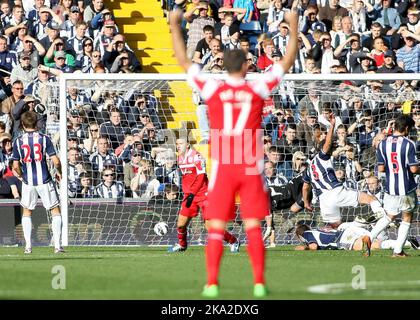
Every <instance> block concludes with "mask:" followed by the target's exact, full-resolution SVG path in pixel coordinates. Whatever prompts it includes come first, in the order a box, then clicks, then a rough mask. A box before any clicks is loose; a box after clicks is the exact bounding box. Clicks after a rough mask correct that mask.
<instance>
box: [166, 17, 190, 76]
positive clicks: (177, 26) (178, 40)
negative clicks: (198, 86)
mask: <svg viewBox="0 0 420 320" xmlns="http://www.w3.org/2000/svg"><path fill="white" fill-rule="evenodd" d="M182 16H183V13H182V11H181V10H179V9H177V10H174V11H172V12H171V14H170V18H169V21H170V27H171V33H172V45H173V48H174V53H175V58H176V59H177V60H178V63H179V65H180V66H181V67H182V68H183V69H184V70H185V71H187V70H188V69H189V68H190V66H191V65H192V62H191V60H190V59H188V57H187V50H186V48H185V43H184V38H183V36H182V30H181V21H182Z"/></svg>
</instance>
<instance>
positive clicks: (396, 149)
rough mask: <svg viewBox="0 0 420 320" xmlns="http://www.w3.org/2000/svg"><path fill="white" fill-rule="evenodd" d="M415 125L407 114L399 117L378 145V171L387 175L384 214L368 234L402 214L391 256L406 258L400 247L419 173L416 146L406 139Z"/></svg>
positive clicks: (376, 233)
mask: <svg viewBox="0 0 420 320" xmlns="http://www.w3.org/2000/svg"><path fill="white" fill-rule="evenodd" d="M413 126H414V120H413V119H412V118H411V117H410V116H408V115H401V116H399V117H398V118H397V119H396V120H395V123H394V132H393V133H392V135H391V136H389V137H387V138H386V139H385V140H382V141H381V142H380V143H379V146H378V149H377V151H376V156H377V163H378V171H379V172H385V173H386V183H385V194H384V208H385V210H386V212H387V215H385V216H384V217H382V218H381V219H380V220H379V221H378V222H377V224H376V225H375V227H374V228H373V229H372V232H371V239H372V240H374V239H375V238H376V237H377V236H378V234H379V233H380V232H381V231H382V230H384V229H385V228H386V227H387V226H388V225H389V224H390V223H391V222H392V221H393V220H394V219H395V217H396V216H397V215H398V214H400V213H402V220H403V221H402V222H401V224H400V226H399V227H398V236H397V244H396V246H395V248H394V253H393V255H392V256H393V257H395V258H399V257H406V256H407V254H406V253H405V252H404V251H403V245H404V243H405V240H406V239H407V237H408V234H409V231H410V226H411V220H412V217H413V212H414V210H415V209H416V207H417V201H418V199H417V195H416V189H417V183H416V181H415V180H414V174H416V173H419V171H420V170H419V163H418V160H417V157H416V145H415V143H414V142H413V141H411V140H409V139H408V138H407V136H408V133H409V132H410V130H411V128H412V127H413Z"/></svg>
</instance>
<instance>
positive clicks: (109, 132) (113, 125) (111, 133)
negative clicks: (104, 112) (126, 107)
mask: <svg viewBox="0 0 420 320" xmlns="http://www.w3.org/2000/svg"><path fill="white" fill-rule="evenodd" d="M109 120H110V121H109V122H104V123H102V125H101V127H100V135H101V136H105V137H108V139H109V141H110V143H111V147H112V149H116V148H118V147H119V146H120V145H121V144H123V143H124V136H125V135H126V134H127V133H128V132H129V131H130V129H129V128H128V127H127V126H126V125H125V124H124V123H122V122H121V113H120V111H119V110H118V108H116V107H113V108H112V109H111V110H110V117H109Z"/></svg>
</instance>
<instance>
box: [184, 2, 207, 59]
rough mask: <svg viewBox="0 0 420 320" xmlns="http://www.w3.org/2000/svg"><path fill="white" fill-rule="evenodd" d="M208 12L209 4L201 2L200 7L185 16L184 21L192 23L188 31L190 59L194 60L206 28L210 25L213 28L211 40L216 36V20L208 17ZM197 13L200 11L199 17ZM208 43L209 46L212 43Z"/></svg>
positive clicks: (192, 9) (194, 8) (193, 8)
mask: <svg viewBox="0 0 420 320" xmlns="http://www.w3.org/2000/svg"><path fill="white" fill-rule="evenodd" d="M207 10H208V4H207V2H200V3H199V5H198V6H195V7H192V8H191V9H190V10H189V11H187V12H185V14H184V19H185V20H186V21H188V22H189V23H190V27H189V30H188V40H187V53H188V57H189V58H190V59H192V58H193V56H194V55H195V51H196V48H197V46H198V42H199V41H200V40H201V39H203V33H205V31H204V27H205V26H207V25H209V26H212V27H213V34H212V36H211V38H213V36H214V19H213V18H211V17H209V16H208V14H207ZM197 11H198V15H197V14H196V13H195V12H197ZM208 32H209V31H208ZM209 37H210V36H209ZM208 40H210V39H208ZM206 42H207V44H208V43H210V41H206ZM202 54H203V53H202ZM204 54H205V52H204ZM200 58H201V56H200Z"/></svg>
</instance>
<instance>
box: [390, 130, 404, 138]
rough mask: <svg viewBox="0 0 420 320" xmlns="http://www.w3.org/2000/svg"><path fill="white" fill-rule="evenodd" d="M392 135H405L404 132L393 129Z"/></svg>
mask: <svg viewBox="0 0 420 320" xmlns="http://www.w3.org/2000/svg"><path fill="white" fill-rule="evenodd" d="M392 135H393V136H394V137H404V136H405V133H404V132H399V131H396V130H394V132H393V133H392Z"/></svg>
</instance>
